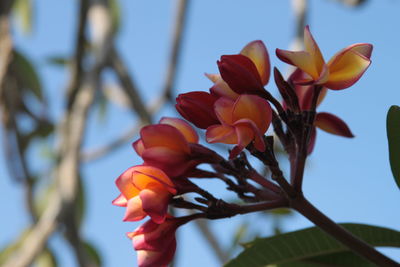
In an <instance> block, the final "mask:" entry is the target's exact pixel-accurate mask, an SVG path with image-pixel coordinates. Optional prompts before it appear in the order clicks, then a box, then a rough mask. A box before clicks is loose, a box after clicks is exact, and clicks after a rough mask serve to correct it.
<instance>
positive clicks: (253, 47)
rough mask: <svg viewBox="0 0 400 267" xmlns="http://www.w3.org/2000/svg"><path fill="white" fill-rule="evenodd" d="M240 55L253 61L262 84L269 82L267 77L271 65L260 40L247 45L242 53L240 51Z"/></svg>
mask: <svg viewBox="0 0 400 267" xmlns="http://www.w3.org/2000/svg"><path fill="white" fill-rule="evenodd" d="M240 54H241V55H244V56H246V57H248V58H250V59H251V61H253V63H254V65H255V66H256V68H257V70H258V73H259V75H260V78H261V82H262V84H263V85H266V84H267V83H268V81H269V76H270V73H271V64H270V61H269V55H268V51H267V48H266V47H265V45H264V43H263V42H262V41H260V40H256V41H253V42H251V43H248V44H247V45H246V46H245V47H244V48H243V49H242V51H240Z"/></svg>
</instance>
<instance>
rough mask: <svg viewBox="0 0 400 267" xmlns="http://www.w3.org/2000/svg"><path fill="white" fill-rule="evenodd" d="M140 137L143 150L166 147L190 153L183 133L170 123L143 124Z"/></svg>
mask: <svg viewBox="0 0 400 267" xmlns="http://www.w3.org/2000/svg"><path fill="white" fill-rule="evenodd" d="M140 137H141V140H142V142H143V146H144V148H145V150H146V149H149V148H152V147H167V148H170V149H172V150H175V151H181V152H184V153H190V149H189V145H188V142H187V141H186V139H185V137H184V135H183V134H182V133H181V132H180V131H179V130H178V129H176V128H175V127H174V126H171V125H167V124H155V125H148V126H145V127H143V128H142V129H141V131H140ZM142 154H143V152H142Z"/></svg>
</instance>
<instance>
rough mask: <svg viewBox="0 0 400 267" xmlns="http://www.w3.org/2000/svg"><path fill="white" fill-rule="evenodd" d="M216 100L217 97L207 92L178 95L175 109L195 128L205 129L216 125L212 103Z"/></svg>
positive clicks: (216, 119)
mask: <svg viewBox="0 0 400 267" xmlns="http://www.w3.org/2000/svg"><path fill="white" fill-rule="evenodd" d="M232 93H233V91H232ZM217 99H218V97H217V96H215V95H212V94H210V93H207V92H202V91H194V92H189V93H185V94H180V95H179V96H178V97H177V98H176V105H175V108H176V110H177V111H178V112H179V114H181V116H182V117H184V118H185V119H186V120H188V121H190V122H191V123H193V124H194V125H195V126H196V127H198V128H200V129H206V128H207V127H209V126H211V125H214V124H216V123H218V118H217V116H216V115H215V112H214V103H215V101H217Z"/></svg>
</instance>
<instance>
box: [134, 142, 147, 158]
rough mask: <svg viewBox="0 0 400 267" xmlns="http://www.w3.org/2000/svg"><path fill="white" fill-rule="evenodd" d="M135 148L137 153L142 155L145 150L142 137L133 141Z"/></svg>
mask: <svg viewBox="0 0 400 267" xmlns="http://www.w3.org/2000/svg"><path fill="white" fill-rule="evenodd" d="M132 147H133V149H135V151H136V153H137V154H138V155H139V156H140V157H141V156H142V153H143V151H144V150H145V148H144V145H143V142H142V139H140V138H139V139H138V140H136V141H135V142H133V143H132Z"/></svg>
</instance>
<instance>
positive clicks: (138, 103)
mask: <svg viewBox="0 0 400 267" xmlns="http://www.w3.org/2000/svg"><path fill="white" fill-rule="evenodd" d="M109 60H110V66H111V67H112V68H113V70H114V71H115V73H116V74H117V76H118V79H119V82H120V83H121V85H122V89H123V90H124V91H125V93H126V95H127V96H128V100H129V102H130V105H131V108H132V111H134V112H135V114H138V115H139V117H140V120H141V122H142V123H143V124H149V123H151V122H152V118H151V114H150V112H148V111H147V109H146V106H145V105H144V103H143V101H142V100H141V97H140V94H139V90H138V88H137V86H136V83H135V82H134V81H133V79H132V76H131V75H130V74H129V71H128V69H127V67H126V64H125V63H124V62H123V60H122V58H121V56H120V55H119V53H118V51H117V50H116V49H115V48H113V49H112V50H111V56H110V58H109Z"/></svg>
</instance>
